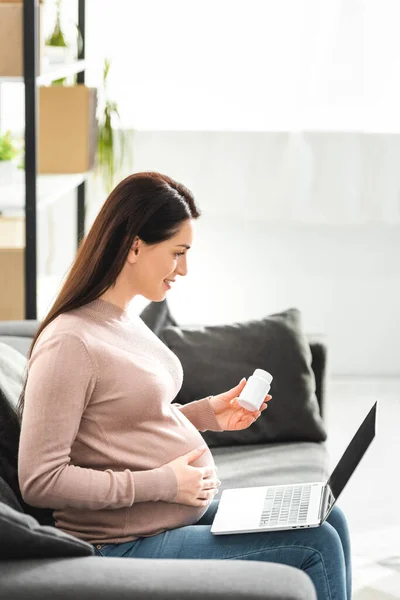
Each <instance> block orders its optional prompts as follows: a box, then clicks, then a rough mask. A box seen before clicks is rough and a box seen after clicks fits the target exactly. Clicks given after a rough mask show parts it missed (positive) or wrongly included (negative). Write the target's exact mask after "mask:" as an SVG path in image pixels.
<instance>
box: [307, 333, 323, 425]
mask: <svg viewBox="0 0 400 600" xmlns="http://www.w3.org/2000/svg"><path fill="white" fill-rule="evenodd" d="M307 339H308V343H309V345H310V349H311V356H312V362H311V367H312V370H313V371H314V376H315V394H316V396H317V400H318V404H319V410H320V413H321V417H324V416H325V401H326V393H325V391H326V363H327V345H326V341H325V340H324V339H323V338H322V337H321V336H318V335H314V334H308V335H307Z"/></svg>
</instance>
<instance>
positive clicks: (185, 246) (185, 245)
mask: <svg viewBox="0 0 400 600" xmlns="http://www.w3.org/2000/svg"><path fill="white" fill-rule="evenodd" d="M177 246H183V247H184V248H187V249H188V250H189V248H190V246H188V245H187V244H177Z"/></svg>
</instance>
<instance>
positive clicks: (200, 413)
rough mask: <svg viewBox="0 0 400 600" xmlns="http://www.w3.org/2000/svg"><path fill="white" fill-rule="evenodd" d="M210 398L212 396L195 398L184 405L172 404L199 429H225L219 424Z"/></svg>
mask: <svg viewBox="0 0 400 600" xmlns="http://www.w3.org/2000/svg"><path fill="white" fill-rule="evenodd" d="M210 398H211V396H208V397H207V398H202V399H201V400H194V401H193V402H188V403H187V404H183V405H182V404H178V403H177V402H174V403H173V404H171V406H175V407H176V408H177V409H178V410H180V411H181V413H183V414H184V415H185V417H186V418H187V419H189V421H190V422H191V423H192V424H193V425H194V426H195V427H196V429H198V430H199V431H224V429H223V428H222V427H220V426H219V423H218V421H217V418H216V416H215V413H214V411H213V408H212V406H211V404H210Z"/></svg>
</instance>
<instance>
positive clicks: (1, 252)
mask: <svg viewBox="0 0 400 600" xmlns="http://www.w3.org/2000/svg"><path fill="white" fill-rule="evenodd" d="M24 233H25V220H24V219H23V218H21V217H0V289H1V290H2V291H1V294H0V321H9V320H12V319H16V320H19V319H25V276H24V273H25V248H24V246H25V235H24Z"/></svg>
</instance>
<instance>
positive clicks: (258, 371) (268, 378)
mask: <svg viewBox="0 0 400 600" xmlns="http://www.w3.org/2000/svg"><path fill="white" fill-rule="evenodd" d="M253 375H254V376H255V377H260V379H264V381H266V382H267V383H271V381H272V375H271V374H270V373H268V371H264V370H263V369H256V370H255V371H254V373H253Z"/></svg>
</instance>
